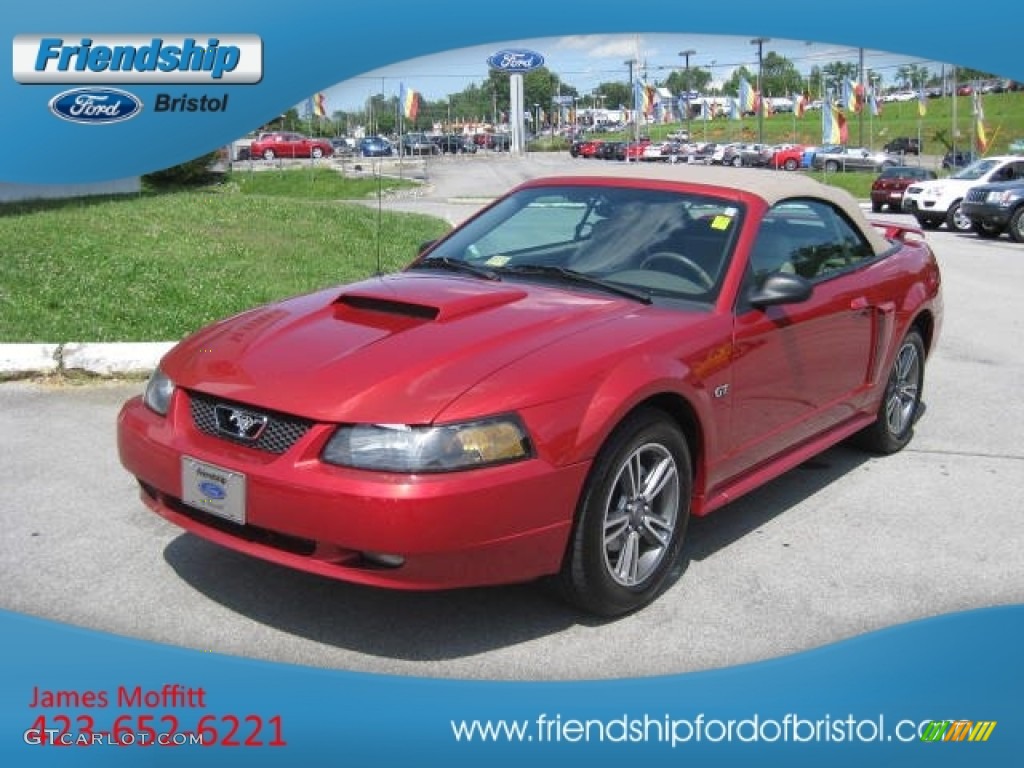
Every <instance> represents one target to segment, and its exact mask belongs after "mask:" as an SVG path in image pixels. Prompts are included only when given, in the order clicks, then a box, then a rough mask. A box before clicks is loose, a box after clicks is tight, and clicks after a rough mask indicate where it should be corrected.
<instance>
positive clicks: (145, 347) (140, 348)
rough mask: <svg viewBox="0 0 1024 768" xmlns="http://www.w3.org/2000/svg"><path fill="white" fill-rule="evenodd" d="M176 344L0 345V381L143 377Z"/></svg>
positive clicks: (166, 342) (81, 343)
mask: <svg viewBox="0 0 1024 768" xmlns="http://www.w3.org/2000/svg"><path fill="white" fill-rule="evenodd" d="M176 343H177V342H174V341H159V342H127V343H120V342H79V341H69V342H64V343H62V344H45V343H39V344H32V343H29V344H0V380H2V379H21V378H28V377H32V376H53V375H61V374H76V373H78V374H88V375H93V376H106V377H111V376H144V375H148V374H149V373H150V372H152V370H153V369H154V368H155V367H156V365H157V363H158V362H160V358H161V357H163V356H164V355H165V354H166V353H167V351H168V350H169V349H170V348H171V347H173V346H174V345H175V344H176Z"/></svg>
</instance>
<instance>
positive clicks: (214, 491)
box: [199, 480, 227, 501]
mask: <svg viewBox="0 0 1024 768" xmlns="http://www.w3.org/2000/svg"><path fill="white" fill-rule="evenodd" d="M199 490H200V491H202V492H203V495H204V496H205V497H206V498H208V499H212V500H213V501H222V500H223V499H224V497H225V496H227V493H226V492H225V491H224V486H222V485H220V484H219V483H211V482H210V481H209V480H204V481H203V482H201V483H200V484H199Z"/></svg>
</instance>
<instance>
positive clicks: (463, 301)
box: [334, 274, 527, 323]
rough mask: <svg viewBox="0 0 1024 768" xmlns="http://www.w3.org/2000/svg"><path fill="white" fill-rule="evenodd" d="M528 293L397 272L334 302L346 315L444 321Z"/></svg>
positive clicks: (480, 310)
mask: <svg viewBox="0 0 1024 768" xmlns="http://www.w3.org/2000/svg"><path fill="white" fill-rule="evenodd" d="M526 295H527V294H526V291H524V290H523V289H522V288H513V287H509V286H501V285H493V284H491V283H484V282H483V281H481V280H467V279H465V278H450V277H436V276H427V275H415V276H413V275H402V274H398V275H393V276H387V277H383V278H380V279H379V280H377V281H375V282H373V283H370V284H364V285H362V286H360V287H358V288H355V289H352V290H348V291H345V292H344V293H343V294H341V296H339V297H338V298H337V299H336V300H335V302H334V304H335V306H336V307H337V308H338V310H340V315H341V316H342V317H343V318H345V319H354V318H359V319H361V320H363V321H364V322H366V321H367V319H368V318H370V317H374V316H376V317H378V318H382V319H383V318H389V319H390V320H391V321H392V322H395V321H399V320H406V321H415V322H420V323H423V322H431V321H437V322H445V321H448V320H453V319H455V318H458V317H463V316H465V315H473V314H476V313H479V312H486V311H487V310H490V309H496V308H497V307H501V306H504V305H506V304H513V303H515V302H517V301H521V300H522V299H524V298H525V297H526ZM371 322H372V321H371Z"/></svg>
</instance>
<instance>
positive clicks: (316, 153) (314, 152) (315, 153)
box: [309, 147, 324, 160]
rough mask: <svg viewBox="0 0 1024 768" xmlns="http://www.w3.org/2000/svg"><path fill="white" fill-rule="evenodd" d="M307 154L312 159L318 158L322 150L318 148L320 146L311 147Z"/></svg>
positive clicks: (322, 153)
mask: <svg viewBox="0 0 1024 768" xmlns="http://www.w3.org/2000/svg"><path fill="white" fill-rule="evenodd" d="M309 156H310V157H312V158H313V159H314V160H319V159H320V158H321V157H323V156H324V151H323V150H322V149H320V147H313V149H311V150H310V151H309Z"/></svg>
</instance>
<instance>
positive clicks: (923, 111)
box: [917, 83, 928, 117]
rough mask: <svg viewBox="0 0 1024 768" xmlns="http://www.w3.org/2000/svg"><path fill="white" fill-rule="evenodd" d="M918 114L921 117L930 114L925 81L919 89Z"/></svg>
mask: <svg viewBox="0 0 1024 768" xmlns="http://www.w3.org/2000/svg"><path fill="white" fill-rule="evenodd" d="M917 114H918V115H919V116H920V117H924V116H925V115H927V114H928V97H927V96H925V94H924V83H921V87H920V88H918V89H917Z"/></svg>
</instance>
